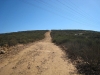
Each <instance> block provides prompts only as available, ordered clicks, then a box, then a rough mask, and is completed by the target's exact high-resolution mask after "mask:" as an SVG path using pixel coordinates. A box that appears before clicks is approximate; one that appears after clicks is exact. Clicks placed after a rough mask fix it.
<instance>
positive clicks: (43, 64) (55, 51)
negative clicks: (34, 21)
mask: <svg viewBox="0 0 100 75" xmlns="http://www.w3.org/2000/svg"><path fill="white" fill-rule="evenodd" d="M64 56H65V54H64V52H63V51H62V50H61V49H60V48H59V47H58V46H56V45H55V44H54V43H52V42H51V36H50V31H49V32H47V33H46V34H45V39H43V40H41V41H39V42H36V43H34V44H33V45H31V46H29V47H28V48H26V49H23V50H22V51H21V52H19V53H18V54H17V55H15V56H13V57H12V58H7V59H5V61H3V62H2V63H0V75H76V72H77V71H76V68H75V66H74V65H72V63H70V62H69V60H66V59H65V58H64Z"/></svg>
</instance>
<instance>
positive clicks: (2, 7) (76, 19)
mask: <svg viewBox="0 0 100 75" xmlns="http://www.w3.org/2000/svg"><path fill="white" fill-rule="evenodd" d="M46 29H48V30H50V29H83V30H95V31H100V0H0V33H6V32H16V31H25V30H46Z"/></svg>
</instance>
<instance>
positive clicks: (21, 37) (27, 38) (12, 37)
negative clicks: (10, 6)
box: [0, 30, 47, 46]
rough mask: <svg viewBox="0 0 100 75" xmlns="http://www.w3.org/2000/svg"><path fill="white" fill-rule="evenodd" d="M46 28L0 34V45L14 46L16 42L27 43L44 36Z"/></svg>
mask: <svg viewBox="0 0 100 75" xmlns="http://www.w3.org/2000/svg"><path fill="white" fill-rule="evenodd" d="M45 32H47V30H36V31H22V32H13V33H5V34H0V46H5V44H7V45H8V46H15V45H17V44H27V43H30V42H34V41H38V40H41V39H43V38H44V34H45Z"/></svg>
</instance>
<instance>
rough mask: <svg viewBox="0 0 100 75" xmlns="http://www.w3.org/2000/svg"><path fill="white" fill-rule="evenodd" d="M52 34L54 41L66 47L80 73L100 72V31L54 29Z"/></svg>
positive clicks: (92, 74)
mask: <svg viewBox="0 0 100 75" xmlns="http://www.w3.org/2000/svg"><path fill="white" fill-rule="evenodd" d="M51 36H52V42H53V43H55V44H57V45H59V46H60V47H61V48H63V49H64V51H65V52H66V55H67V56H66V57H68V58H70V59H71V61H72V62H74V64H75V65H76V68H77V69H78V72H79V73H80V74H85V75H99V74H100V32H96V31H86V30H52V32H51Z"/></svg>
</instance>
